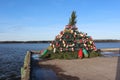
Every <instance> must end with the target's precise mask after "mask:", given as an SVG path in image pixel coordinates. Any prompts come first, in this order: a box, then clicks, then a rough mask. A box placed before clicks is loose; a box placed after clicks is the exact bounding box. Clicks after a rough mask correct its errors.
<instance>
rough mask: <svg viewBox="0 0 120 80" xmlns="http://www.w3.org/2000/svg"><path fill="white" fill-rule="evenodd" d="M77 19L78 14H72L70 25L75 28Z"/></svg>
mask: <svg viewBox="0 0 120 80" xmlns="http://www.w3.org/2000/svg"><path fill="white" fill-rule="evenodd" d="M76 17H77V16H76V12H75V11H73V12H72V14H71V18H70V19H69V25H71V26H75V24H76V23H77V21H76Z"/></svg>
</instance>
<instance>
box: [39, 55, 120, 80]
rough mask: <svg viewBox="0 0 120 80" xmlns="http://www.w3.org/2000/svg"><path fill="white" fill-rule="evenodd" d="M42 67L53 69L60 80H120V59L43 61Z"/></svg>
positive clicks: (99, 58) (98, 58)
mask: <svg viewBox="0 0 120 80" xmlns="http://www.w3.org/2000/svg"><path fill="white" fill-rule="evenodd" d="M38 63H39V65H40V66H41V67H44V68H47V69H52V70H53V71H54V72H55V73H56V75H57V76H58V79H59V80H120V77H119V76H120V57H96V58H88V59H74V60H59V59H54V60H43V61H39V62H38Z"/></svg>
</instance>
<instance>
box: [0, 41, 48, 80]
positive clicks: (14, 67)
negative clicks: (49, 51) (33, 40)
mask: <svg viewBox="0 0 120 80" xmlns="http://www.w3.org/2000/svg"><path fill="white" fill-rule="evenodd" d="M48 45H49V44H45V43H44V44H15V43H14V44H0V80H15V78H16V80H17V78H18V77H20V69H21V66H23V60H24V57H25V54H26V52H27V51H29V50H41V49H45V48H47V46H48Z"/></svg>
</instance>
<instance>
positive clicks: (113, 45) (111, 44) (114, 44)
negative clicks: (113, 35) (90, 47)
mask: <svg viewBox="0 0 120 80" xmlns="http://www.w3.org/2000/svg"><path fill="white" fill-rule="evenodd" d="M95 45H96V47H97V48H98V49H101V48H120V42H101V43H95Z"/></svg>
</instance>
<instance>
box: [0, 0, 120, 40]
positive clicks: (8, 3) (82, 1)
mask: <svg viewBox="0 0 120 80" xmlns="http://www.w3.org/2000/svg"><path fill="white" fill-rule="evenodd" d="M72 11H76V15H77V24H76V26H77V27H78V30H79V31H81V32H85V33H87V34H88V35H89V36H92V37H93V39H119V40H120V0H0V41H39V40H54V39H55V36H56V35H58V34H59V33H60V31H62V30H64V27H65V26H66V25H67V24H68V22H69V18H70V16H71V13H72Z"/></svg>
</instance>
